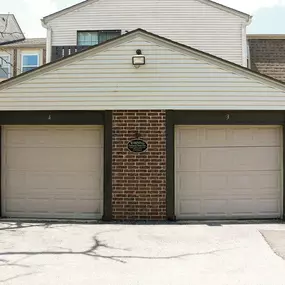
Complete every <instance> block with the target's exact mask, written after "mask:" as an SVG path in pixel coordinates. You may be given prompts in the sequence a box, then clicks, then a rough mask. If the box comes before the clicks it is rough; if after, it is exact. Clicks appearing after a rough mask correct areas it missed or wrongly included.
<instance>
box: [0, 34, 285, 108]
mask: <svg viewBox="0 0 285 285" xmlns="http://www.w3.org/2000/svg"><path fill="white" fill-rule="evenodd" d="M131 38H132V37H131V36H130V38H126V39H121V40H119V42H120V44H117V46H111V45H112V44H113V45H114V44H115V43H110V44H109V45H110V46H111V47H110V48H109V49H107V50H106V49H103V47H101V49H102V50H101V51H100V52H97V53H96V49H94V50H91V51H88V52H87V53H85V55H86V56H85V57H84V58H83V57H82V55H84V54H81V55H80V54H79V55H77V56H76V57H74V58H70V59H69V60H67V61H62V62H59V63H58V64H56V65H55V67H54V68H53V70H50V71H47V72H45V73H43V74H41V73H39V75H37V76H35V77H33V78H31V79H27V80H26V81H24V82H21V83H19V84H17V85H15V86H14V87H13V86H11V87H7V88H6V89H5V86H3V87H2V90H1V89H0V110H119V109H121V110H125V109H180V110H223V109H226V110H244V109H249V110H260V109H265V110H270V109H285V92H284V88H283V89H282V88H281V87H280V89H278V87H276V88H275V86H274V84H272V85H273V87H270V84H266V83H264V82H263V81H262V79H260V80H259V79H255V78H251V77H250V76H247V75H246V76H244V75H241V74H239V72H238V71H237V72H233V71H228V70H227V68H225V67H223V68H222V67H219V66H217V65H214V64H213V63H210V62H209V61H208V62H207V61H205V60H204V59H203V60H202V59H201V58H199V57H198V56H197V55H192V56H191V54H190V55H189V53H188V52H184V53H182V51H181V50H180V49H178V48H175V47H174V46H171V45H169V46H168V45H167V44H166V43H164V42H161V41H155V40H150V39H149V38H148V37H147V36H144V35H138V36H136V37H135V36H134V37H133V38H132V39H131ZM130 39H131V40H130ZM127 40H128V41H127ZM124 41H126V42H124ZM138 48H141V49H142V51H143V53H144V55H145V56H146V65H145V66H142V67H141V68H139V69H136V68H134V67H133V66H132V63H131V58H132V56H133V54H134V53H135V51H136V49H138ZM99 49H100V48H99ZM71 61H73V62H71ZM66 62H67V63H68V64H67V63H66ZM60 64H61V65H62V66H60ZM63 64H65V65H63ZM51 67H52V66H51ZM47 68H48V67H47ZM230 70H231V69H230ZM39 72H40V71H39ZM19 79H20V78H19ZM3 88H4V89H3Z"/></svg>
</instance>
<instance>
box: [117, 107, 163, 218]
mask: <svg viewBox="0 0 285 285" xmlns="http://www.w3.org/2000/svg"><path fill="white" fill-rule="evenodd" d="M165 116H166V115H165V111H114V112H113V166H112V167H113V181H112V182H113V219H114V220H164V219H165V218H166V133H165V131H166V128H165ZM136 132H138V133H140V139H143V140H144V141H146V142H147V143H148V150H147V151H146V152H143V153H132V152H130V151H129V150H128V148H127V145H128V142H129V141H130V140H132V139H136Z"/></svg>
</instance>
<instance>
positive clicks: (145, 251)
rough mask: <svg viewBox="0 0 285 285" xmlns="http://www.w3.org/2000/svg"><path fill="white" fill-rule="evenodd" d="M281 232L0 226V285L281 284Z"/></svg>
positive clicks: (218, 227)
mask: <svg viewBox="0 0 285 285" xmlns="http://www.w3.org/2000/svg"><path fill="white" fill-rule="evenodd" d="M284 233H285V225H284V224H283V225H282V224H235V225H234V224H232V225H231V224H228V225H227V224H210V225H208V224H196V225H185V224H184V225H179V224H171V225H112V224H111V225H101V224H95V225H94V224H93V225H89V224H86V225H84V224H28V223H12V222H0V284H5V285H6V284H13V285H14V284H29V285H33V284H36V285H41V284H53V285H54V284H61V285H65V284H66V285H73V284H76V285H78V284H84V285H89V284H92V285H94V284H99V285H136V284H144V285H164V284H175V285H186V284H187V285H189V284H191V285H196V284H197V285H198V284H199V285H208V284H209V285H210V284H211V285H213V284H217V285H234V284H244V285H272V284H274V285H279V284H280V285H284V284H285V260H284V259H283V258H282V256H284V257H285V254H284V252H283V253H282V251H283V249H284V251H285V246H284V248H283V246H282V242H283V240H284V237H285V236H284ZM283 245H284V244H283ZM282 248H283V249H282ZM274 251H276V253H275V252H274ZM283 254H284V255H283Z"/></svg>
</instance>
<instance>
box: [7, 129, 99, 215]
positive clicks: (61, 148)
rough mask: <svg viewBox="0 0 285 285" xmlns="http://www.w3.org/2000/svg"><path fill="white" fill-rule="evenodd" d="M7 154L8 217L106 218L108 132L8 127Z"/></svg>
mask: <svg viewBox="0 0 285 285" xmlns="http://www.w3.org/2000/svg"><path fill="white" fill-rule="evenodd" d="M2 151H3V153H4V155H3V158H2V163H3V164H2V165H3V167H2V172H3V173H2V189H3V195H2V201H3V202H2V211H3V213H2V214H3V216H5V217H34V218H86V219H89V218H101V217H102V211H103V209H102V207H103V181H102V179H103V128H102V127H95V126H94V127H88V126H87V127H85V126H54V127H53V126H19V127H17V126H15V127H4V136H3V150H2Z"/></svg>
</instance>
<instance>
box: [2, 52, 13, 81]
mask: <svg viewBox="0 0 285 285" xmlns="http://www.w3.org/2000/svg"><path fill="white" fill-rule="evenodd" d="M10 67H11V63H10V56H8V55H0V79H3V78H9V77H10Z"/></svg>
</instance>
